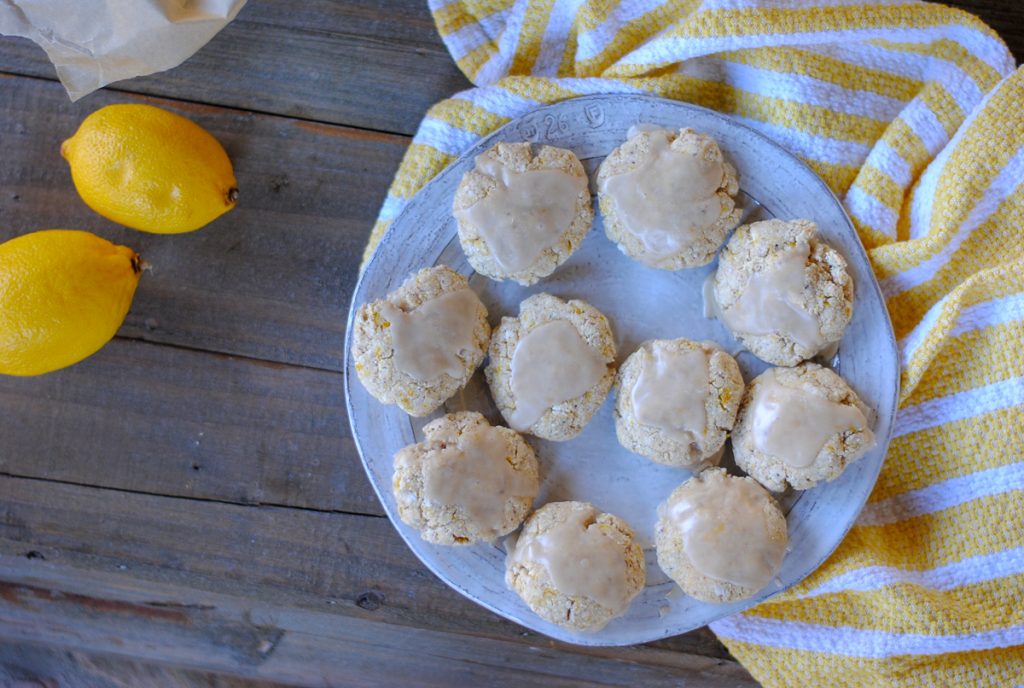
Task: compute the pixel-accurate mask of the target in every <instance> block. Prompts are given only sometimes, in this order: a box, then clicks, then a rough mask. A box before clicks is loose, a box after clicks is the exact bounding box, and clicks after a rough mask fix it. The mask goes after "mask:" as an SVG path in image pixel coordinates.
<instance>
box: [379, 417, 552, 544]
mask: <svg viewBox="0 0 1024 688" xmlns="http://www.w3.org/2000/svg"><path fill="white" fill-rule="evenodd" d="M423 434H424V435H425V436H426V439H425V440H424V441H422V442H420V443H419V444H412V445H409V446H408V447H405V448H404V449H402V450H400V451H399V452H398V453H397V454H395V474H394V477H393V479H392V481H391V487H392V489H393V490H394V493H395V501H396V502H397V503H398V514H399V516H400V517H401V519H402V521H404V522H405V523H407V524H408V525H410V526H412V527H413V528H416V529H417V530H418V531H420V536H421V537H422V538H423V539H424V540H426V541H427V542H433V543H435V544H438V545H469V544H473V543H475V542H489V541H493V540H494V539H496V538H498V537H500V536H502V535H507V534H508V533H510V532H512V531H513V530H515V529H516V528H518V527H519V524H520V523H522V522H523V519H524V518H526V515H527V514H528V513H529V512H530V508H531V507H532V506H533V500H534V498H535V497H536V496H537V490H538V489H539V484H540V483H539V480H538V477H537V457H536V456H535V455H534V453H533V450H532V449H531V448H530V445H528V444H527V443H526V442H525V440H523V438H522V437H521V436H520V435H519V433H517V432H515V431H514V430H509V429H508V428H502V427H492V426H491V425H490V424H489V423H488V422H487V421H486V420H485V419H484V417H483V416H482V415H480V414H479V413H475V412H472V411H463V412H460V413H452V414H449V415H447V416H444V417H443V418H438V419H437V420H435V421H432V422H430V423H428V424H427V425H426V426H425V427H424V428H423Z"/></svg>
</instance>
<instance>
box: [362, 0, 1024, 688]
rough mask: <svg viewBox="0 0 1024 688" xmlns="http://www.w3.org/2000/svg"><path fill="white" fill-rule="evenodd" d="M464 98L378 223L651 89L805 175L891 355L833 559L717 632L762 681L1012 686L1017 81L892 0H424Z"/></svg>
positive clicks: (1023, 269) (1020, 103) (440, 115)
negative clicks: (882, 438) (537, 115)
mask: <svg viewBox="0 0 1024 688" xmlns="http://www.w3.org/2000/svg"><path fill="white" fill-rule="evenodd" d="M429 2H430V7H431V10H432V11H433V15H434V19H435V20H436V23H437V26H438V29H439V30H440V32H441V35H442V37H443V38H444V41H445V43H446V44H447V46H448V49H449V50H450V51H451V53H452V56H453V57H454V58H455V60H456V61H457V62H458V64H459V66H460V67H461V68H462V70H463V71H464V72H465V73H466V75H467V76H468V77H469V78H470V79H471V80H472V81H473V82H474V83H475V84H476V86H477V87H476V88H473V89H470V90H468V91H465V92H462V93H458V94H456V95H455V96H453V97H452V98H451V99H449V100H445V101H442V102H441V103H438V104H437V105H435V106H434V107H433V108H431V109H430V111H429V112H428V113H427V117H426V118H425V119H424V121H423V124H422V125H421V126H420V129H419V132H418V133H417V134H416V137H415V139H414V140H413V143H412V145H411V146H410V148H409V151H408V153H407V154H406V156H405V160H404V161H403V163H402V166H401V168H400V170H399V172H398V175H397V178H396V179H395V182H394V184H393V186H392V187H391V190H390V193H389V195H388V198H387V201H386V202H385V204H384V207H383V209H382V211H381V215H380V219H379V221H378V223H377V226H376V227H375V229H374V233H373V238H372V240H371V243H370V246H369V247H368V249H367V250H368V252H369V251H371V250H372V249H373V246H374V245H375V243H376V241H377V240H378V239H379V237H380V234H381V232H382V231H383V229H384V228H385V227H386V226H387V224H388V222H389V220H390V219H391V218H393V217H394V216H395V214H396V213H397V212H398V211H399V210H400V209H401V208H402V206H403V204H404V203H405V202H406V200H407V199H409V198H410V197H411V196H412V195H413V194H414V193H415V192H416V191H417V190H418V189H419V188H420V187H422V186H423V184H424V183H426V182H427V181H428V180H429V179H430V178H431V177H433V176H434V175H436V174H437V173H438V172H440V171H441V170H442V169H443V168H444V167H445V166H446V165H448V164H449V163H450V162H451V161H452V160H454V159H455V157H456V156H457V155H458V154H459V153H460V152H462V151H463V150H465V149H466V148H467V147H469V146H470V145H471V144H472V143H473V142H474V141H476V140H477V139H478V138H479V137H480V136H481V135H483V134H486V133H488V132H490V131H492V130H494V129H495V128H497V127H498V126H500V125H501V124H503V123H505V122H507V121H508V120H509V119H511V118H513V117H516V116H518V115H521V114H523V113H525V112H527V111H529V110H531V109H532V108H535V107H537V106H538V105H541V104H544V103H551V102H554V101H557V100H562V99H565V98H571V97H573V96H577V95H583V94H589V93H654V94H658V95H661V96H664V97H667V98H675V99H679V100H685V101H688V102H691V103H696V104H698V105H703V106H706V107H710V108H714V109H716V110H720V111H722V112H727V113H729V114H731V115H732V116H734V117H735V118H737V119H738V120H739V121H741V122H744V123H745V124H748V125H750V126H752V127H754V128H755V129H758V130H759V131H761V132H764V133H765V134H767V135H768V136H770V137H771V138H773V139H775V140H776V141H779V142H781V143H782V144H784V145H785V146H787V147H788V148H789V149H790V150H791V151H793V152H794V153H796V154H797V155H799V156H800V157H802V158H803V159H804V160H805V161H807V162H808V163H809V164H810V165H811V166H812V167H813V168H814V169H815V170H816V171H817V172H818V173H819V174H820V175H821V176H822V177H823V178H824V179H825V180H826V181H827V182H828V183H829V185H830V186H831V187H832V189H833V190H834V191H835V192H836V194H837V195H838V196H839V197H840V198H841V199H843V201H844V203H845V205H846V209H847V211H848V212H849V214H850V215H851V217H853V219H854V221H855V223H856V225H857V228H858V230H859V232H860V235H861V238H862V240H863V242H864V244H865V246H866V247H867V248H868V251H869V254H870V257H871V260H872V263H873V265H874V269H875V272H876V274H877V276H878V279H879V281H880V282H881V284H882V289H883V292H884V294H885V296H886V299H887V302H888V306H889V310H890V313H891V314H892V319H893V323H894V326H895V328H896V336H897V338H898V339H899V344H900V348H901V355H902V366H903V370H902V393H901V408H900V411H899V414H898V417H897V424H896V431H895V437H894V439H893V442H892V446H891V448H890V450H889V455H888V458H887V460H886V463H885V465H884V467H883V469H882V473H881V476H880V478H879V480H878V485H877V487H876V488H875V491H874V493H873V494H872V496H871V499H870V502H869V504H868V506H867V507H866V508H865V510H864V512H863V514H862V515H861V517H860V519H859V520H858V522H857V524H856V526H855V527H854V528H853V530H852V531H851V532H850V534H849V536H848V537H847V538H846V540H845V541H844V542H843V543H842V545H841V546H840V547H839V549H838V550H837V551H836V552H835V554H834V555H833V556H832V557H831V558H830V559H829V560H828V562H827V563H826V564H825V565H824V566H822V567H821V568H820V569H819V570H818V571H817V572H816V573H814V574H813V575H812V576H810V577H809V578H808V579H807V580H806V581H804V582H803V583H801V584H799V585H797V586H796V587H795V588H793V589H791V590H790V591H788V592H786V593H785V594H782V595H779V596H777V597H775V598H773V599H772V600H770V601H768V602H766V603H764V604H762V605H760V606H758V607H756V608H754V609H752V610H750V611H748V612H746V613H743V614H739V615H736V616H733V617H731V618H728V619H725V620H722V621H719V622H717V623H715V624H714V625H713V626H712V628H713V630H714V631H715V632H716V633H717V634H718V636H719V637H720V638H721V639H722V640H723V641H724V642H725V643H726V645H728V647H729V649H730V650H731V651H732V652H733V654H734V655H735V656H736V657H737V658H738V659H739V660H740V661H741V662H742V663H743V664H744V665H745V666H746V667H747V668H748V669H749V670H750V671H751V672H752V673H753V674H754V676H755V677H757V678H758V679H759V680H761V681H762V682H763V683H764V684H766V685H771V686H794V685H802V686H812V685H813V686H818V685H820V686H835V685H857V686H888V685H921V684H935V685H940V686H961V685H999V686H1002V685H1013V684H1020V683H1024V647H1022V646H1024V461H1022V460H1021V454H1020V452H1021V447H1022V445H1024V413H1022V406H1021V404H1022V402H1024V355H1022V353H1021V344H1022V342H1024V230H1022V228H1024V184H1022V181H1024V70H1022V71H1016V72H1015V66H1014V61H1013V58H1012V56H1011V55H1010V53H1009V52H1008V51H1007V49H1006V47H1005V45H1004V44H1003V43H1002V41H1000V39H999V38H998V37H997V36H996V34H995V33H993V32H992V31H991V30H990V29H989V28H988V27H987V26H985V25H984V24H983V23H981V22H980V21H979V20H978V19H976V18H975V17H973V16H971V15H969V14H966V13H964V12H962V11H959V10H955V9H950V8H948V7H944V6H941V5H937V4H930V3H923V2H915V1H913V0H907V1H904V2H898V1H894V0H886V1H882V2H875V3H868V2H857V0H705V1H703V2H701V1H700V0H618V1H616V0H514V1H513V0H429Z"/></svg>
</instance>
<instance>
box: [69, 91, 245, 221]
mask: <svg viewBox="0 0 1024 688" xmlns="http://www.w3.org/2000/svg"><path fill="white" fill-rule="evenodd" d="M60 153H61V155H62V156H64V158H65V159H66V160H67V161H68V164H70V165H71V178H72V179H73V180H74V182H75V188H77V189H78V193H79V195H80V196H81V197H82V200H83V201H85V203H86V205H88V206H89V207H90V208H92V209H93V210H95V211H96V212H97V213H99V214H100V215H102V216H103V217H105V218H107V219H108V220H113V221H114V222H118V223H120V224H122V225H125V226H126V227H132V228H133V229H141V230H143V231H145V232H155V233H157V234H177V233H179V232H191V231H193V230H195V229H199V228H200V227H202V226H203V225H206V224H209V223H210V222H213V221H214V220H215V219H217V218H218V217H220V216H221V215H223V214H224V213H226V212H227V211H229V210H231V209H232V208H234V207H235V200H236V199H237V198H238V187H237V182H236V181H235V173H234V170H233V169H232V167H231V160H229V159H228V155H227V153H225V152H224V148H223V147H222V146H221V145H220V143H218V141H217V139H215V138H213V136H211V135H210V134H209V132H207V131H206V130H205V129H203V128H202V127H200V126H199V125H198V124H196V123H195V122H193V121H191V120H189V119H186V118H184V117H182V116H180V115H176V114H174V113H173V112H168V111H167V110H162V109H160V108H158V107H153V106H152V105H108V106H107V107H104V108H101V109H99V110H97V111H96V112H94V113H92V114H91V115H89V116H88V117H86V118H85V121H84V122H82V125H81V126H80V127H79V128H78V131H77V132H75V135H74V136H72V137H71V138H70V139H68V140H67V141H65V142H64V143H63V145H61V147H60Z"/></svg>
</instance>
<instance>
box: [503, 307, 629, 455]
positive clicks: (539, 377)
mask: <svg viewBox="0 0 1024 688" xmlns="http://www.w3.org/2000/svg"><path fill="white" fill-rule="evenodd" d="M614 362H615V340H614V338H613V337H612V330H611V326H610V325H609V324H608V319H607V318H605V317H604V315H602V314H601V312H600V311H599V310H597V309H596V308H594V307H593V306H591V305H590V304H589V303H586V302H585V301H579V300H572V301H568V302H566V301H563V300H561V299H559V298H557V297H555V296H551V295H550V294H545V293H541V294H535V295H534V296H531V297H530V298H528V299H526V300H525V301H523V302H522V303H521V304H520V306H519V317H518V318H508V317H506V318H502V319H501V324H500V325H498V327H497V328H495V330H494V335H493V336H492V337H491V344H490V360H489V362H488V364H487V368H486V369H485V371H484V372H485V374H486V376H487V384H488V385H489V386H490V389H491V396H492V397H493V398H494V402H495V404H497V406H498V409H499V410H500V411H501V415H502V416H504V418H505V420H506V421H507V422H508V424H509V426H511V427H512V428H513V429H515V430H518V431H519V432H524V433H530V434H532V435H536V436H538V437H543V438H545V439H549V440H568V439H572V438H573V437H575V436H576V435H578V434H579V433H580V432H581V431H582V430H583V427H584V426H585V425H586V424H587V423H588V422H589V421H590V419H591V418H592V417H593V416H594V413H596V412H597V409H598V408H600V406H601V404H602V403H603V402H604V398H605V396H606V395H607V394H608V390H609V388H610V387H611V384H612V380H613V379H614V377H615V367H614Z"/></svg>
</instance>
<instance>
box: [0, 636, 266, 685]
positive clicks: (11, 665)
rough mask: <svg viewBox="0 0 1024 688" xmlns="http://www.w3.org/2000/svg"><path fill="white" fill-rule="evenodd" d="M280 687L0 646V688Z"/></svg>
mask: <svg viewBox="0 0 1024 688" xmlns="http://www.w3.org/2000/svg"><path fill="white" fill-rule="evenodd" d="M284 685H285V684H282V683H271V682H269V681H258V680H253V679H251V678H238V677H233V676H226V675H221V674H211V673H209V672H205V671H199V670H195V669H181V668H176V667H172V666H167V665H164V664H154V663H151V662H140V661H138V660H133V659H129V658H125V657H117V656H113V655H107V654H91V653H86V652H80V651H75V650H66V649H63V648H57V647H54V646H52V645H42V644H34V643H23V642H14V641H9V640H8V641H5V642H3V643H0V686H5V687H7V688H63V687H64V686H67V687H68V688H126V687H127V686H132V687H140V688H141V687H143V686H144V687H145V688H283V687H284Z"/></svg>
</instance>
